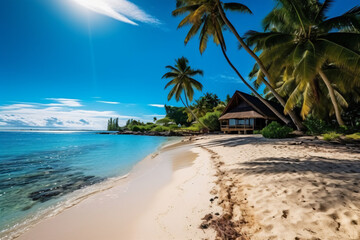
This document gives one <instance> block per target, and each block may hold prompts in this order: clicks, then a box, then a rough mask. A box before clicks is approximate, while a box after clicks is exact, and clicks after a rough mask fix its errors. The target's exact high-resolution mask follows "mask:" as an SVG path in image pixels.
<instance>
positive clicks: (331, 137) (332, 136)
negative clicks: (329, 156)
mask: <svg viewBox="0 0 360 240" xmlns="http://www.w3.org/2000/svg"><path fill="white" fill-rule="evenodd" d="M322 136H323V137H324V140H325V141H333V140H337V139H340V137H341V134H340V133H336V132H329V133H325V134H323V135H322Z"/></svg>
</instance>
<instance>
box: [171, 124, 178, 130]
mask: <svg viewBox="0 0 360 240" xmlns="http://www.w3.org/2000/svg"><path fill="white" fill-rule="evenodd" d="M169 129H170V130H175V129H179V127H178V125H176V124H171V125H169Z"/></svg>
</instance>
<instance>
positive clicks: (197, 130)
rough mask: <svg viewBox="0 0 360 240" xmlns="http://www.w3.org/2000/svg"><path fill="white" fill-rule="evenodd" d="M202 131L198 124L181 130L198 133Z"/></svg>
mask: <svg viewBox="0 0 360 240" xmlns="http://www.w3.org/2000/svg"><path fill="white" fill-rule="evenodd" d="M202 129H203V126H202V125H201V124H200V123H195V124H193V125H191V126H190V127H186V128H182V130H187V131H191V132H200V131H201V130H202Z"/></svg>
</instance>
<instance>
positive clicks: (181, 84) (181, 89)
mask: <svg viewBox="0 0 360 240" xmlns="http://www.w3.org/2000/svg"><path fill="white" fill-rule="evenodd" d="M175 63H176V64H175V66H166V68H167V69H169V70H170V72H167V73H165V74H164V76H162V78H166V79H168V78H169V79H171V81H170V82H168V83H167V84H166V86H165V89H167V88H168V87H169V86H172V85H173V88H172V89H171V90H170V92H169V94H168V101H170V99H172V98H173V97H175V100H176V101H177V102H178V101H179V100H181V102H182V103H183V104H184V106H185V107H186V108H187V109H188V110H189V112H190V113H191V114H192V115H193V117H194V119H196V120H197V121H198V122H199V123H200V124H201V125H202V126H203V127H204V128H205V129H208V128H207V127H206V126H205V125H204V124H203V123H202V122H201V121H200V120H199V119H198V117H197V116H196V115H195V114H194V112H193V111H192V110H191V107H190V105H189V102H192V100H193V97H194V88H195V89H196V90H199V91H202V88H203V85H202V84H201V83H200V82H199V81H197V80H195V79H194V78H193V77H194V76H196V75H201V76H203V74H204V73H203V71H202V70H199V69H197V70H194V69H192V68H191V67H190V66H189V60H188V59H186V58H185V57H181V58H178V59H176V60H175ZM182 95H184V99H185V101H184V99H183V98H182Z"/></svg>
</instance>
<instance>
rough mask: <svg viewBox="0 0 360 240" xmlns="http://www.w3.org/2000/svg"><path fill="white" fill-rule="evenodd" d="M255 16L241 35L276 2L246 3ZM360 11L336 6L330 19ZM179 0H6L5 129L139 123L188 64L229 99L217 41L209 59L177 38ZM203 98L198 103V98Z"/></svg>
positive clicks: (244, 63) (0, 106)
mask: <svg viewBox="0 0 360 240" xmlns="http://www.w3.org/2000/svg"><path fill="white" fill-rule="evenodd" d="M241 2H242V3H244V4H246V5H247V6H248V7H249V8H250V9H251V10H252V11H253V13H254V15H238V14H236V15H235V14H229V18H230V20H231V21H232V22H233V24H234V25H235V26H236V28H237V29H238V31H239V32H240V33H241V34H243V33H245V32H246V31H247V30H261V20H262V18H263V17H264V16H265V15H266V14H267V13H268V12H269V11H270V10H271V9H272V7H273V6H274V2H273V1H272V0H243V1H241ZM357 4H359V2H358V0H337V1H335V3H334V5H333V7H332V8H331V11H330V14H331V15H332V16H334V15H338V14H341V13H343V12H345V11H347V10H348V9H350V8H351V7H353V6H355V5H357ZM174 8H175V0H157V1H149V0H147V1H145V0H26V1H25V0H1V1H0V33H1V35H0V128H72V129H104V128H105V126H106V119H107V118H109V117H119V118H120V120H121V121H120V122H122V123H123V122H125V121H126V120H127V119H128V118H130V117H131V118H137V119H140V120H143V121H150V120H152V118H153V116H156V117H158V118H160V117H161V116H163V115H164V114H165V111H164V108H163V107H162V105H164V104H169V105H174V106H180V104H179V103H176V102H174V101H171V102H167V98H166V96H167V91H164V90H163V88H164V85H165V83H166V82H165V80H162V79H161V76H162V75H163V74H164V73H165V68H164V67H165V66H166V65H172V64H173V63H174V59H176V58H179V57H181V56H185V57H187V58H188V59H189V61H190V64H191V66H192V67H193V68H200V69H202V70H204V73H205V74H204V77H201V78H198V79H199V80H200V81H201V82H202V83H203V85H204V90H203V92H207V91H209V92H213V93H216V94H218V95H219V96H220V98H222V99H224V98H225V96H226V94H232V93H233V92H234V91H235V90H236V89H238V90H242V91H245V92H248V90H247V89H246V88H245V87H244V86H243V85H242V84H241V83H240V82H239V81H238V80H237V78H236V76H235V74H234V73H233V72H232V70H231V69H230V67H229V66H228V65H227V63H226V61H225V60H224V58H223V56H222V54H221V51H220V49H219V48H218V47H216V46H215V45H214V44H213V43H212V42H209V44H208V49H207V50H206V51H205V53H204V54H203V55H200V53H199V51H198V41H197V38H194V39H193V40H192V41H191V42H190V43H189V44H188V45H187V46H184V43H183V41H184V38H185V35H186V32H187V30H188V29H181V30H177V25H178V23H179V21H180V20H181V17H178V18H175V17H172V16H171V11H172V10H174ZM225 38H226V41H227V45H228V54H229V56H230V57H231V59H232V60H233V62H234V63H235V65H236V66H237V67H238V69H239V70H240V72H241V73H242V74H243V75H244V76H247V74H248V73H249V71H250V70H251V68H252V65H253V64H254V61H253V60H252V59H251V58H250V57H249V56H248V55H247V54H246V53H245V52H244V51H243V50H242V51H240V50H237V42H236V39H235V38H234V37H233V36H232V35H231V34H229V33H227V34H225ZM201 94H202V93H198V94H197V95H196V97H199V96H201Z"/></svg>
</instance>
